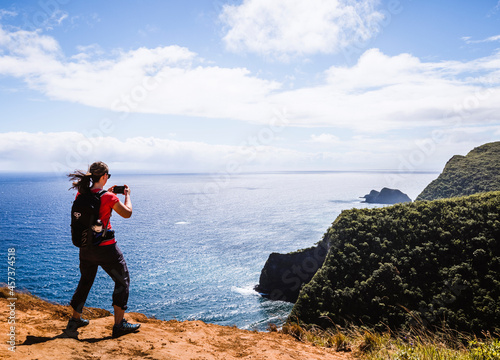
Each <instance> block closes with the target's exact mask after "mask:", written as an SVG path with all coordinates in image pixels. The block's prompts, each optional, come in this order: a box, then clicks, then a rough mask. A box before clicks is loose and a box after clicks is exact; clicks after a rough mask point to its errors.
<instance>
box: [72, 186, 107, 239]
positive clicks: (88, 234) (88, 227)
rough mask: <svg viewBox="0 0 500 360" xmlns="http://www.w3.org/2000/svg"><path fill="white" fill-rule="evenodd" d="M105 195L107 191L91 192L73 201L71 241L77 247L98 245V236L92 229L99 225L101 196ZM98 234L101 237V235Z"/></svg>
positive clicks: (79, 195) (80, 195)
mask: <svg viewBox="0 0 500 360" xmlns="http://www.w3.org/2000/svg"><path fill="white" fill-rule="evenodd" d="M104 193H106V190H101V191H99V192H97V193H93V192H92V191H89V192H87V193H83V194H78V196H77V197H76V199H75V201H73V206H72V207H71V240H72V241H73V245H75V246H76V247H79V248H83V247H86V246H93V245H98V244H97V243H96V241H95V240H96V235H97V234H96V232H94V231H93V229H92V228H93V226H94V225H97V224H98V220H99V209H100V207H101V196H102V195H103V194H104ZM99 221H100V220H99ZM101 226H102V223H101ZM104 231H105V230H104ZM98 234H99V235H101V233H98Z"/></svg>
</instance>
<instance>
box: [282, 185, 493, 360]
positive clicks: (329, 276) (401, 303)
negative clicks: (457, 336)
mask: <svg viewBox="0 0 500 360" xmlns="http://www.w3.org/2000/svg"><path fill="white" fill-rule="evenodd" d="M328 239H329V241H330V250H329V252H328V255H327V257H326V259H325V261H324V263H323V266H322V267H321V268H320V269H319V270H318V271H317V273H316V274H315V275H314V277H313V278H312V280H311V281H310V282H309V283H308V284H306V285H304V287H303V288H302V290H301V292H300V295H299V298H298V300H297V302H296V304H295V306H294V308H293V310H292V313H291V315H290V317H289V320H288V321H289V323H290V322H291V321H296V320H298V321H299V322H300V323H305V324H316V325H318V326H321V327H322V328H329V327H332V326H333V324H332V322H333V323H334V324H336V326H345V325H347V324H354V325H363V326H369V327H370V328H372V329H375V330H379V331H385V330H386V329H388V328H389V329H398V331H409V330H410V329H412V328H414V327H415V326H418V327H425V328H428V329H440V328H443V327H446V328H449V329H453V330H458V331H465V332H468V333H475V334H481V332H483V331H490V332H492V333H494V332H495V331H498V330H499V328H500V192H491V193H485V194H478V195H473V196H468V197H462V198H453V199H446V200H436V201H418V202H415V203H406V204H397V205H394V206H391V207H385V208H379V209H352V210H346V211H343V212H342V213H341V215H340V216H339V217H338V218H337V219H336V220H335V222H334V223H333V224H332V226H331V227H330V228H329V230H328ZM402 356H403V355H402ZM405 356H406V355H405ZM408 356H409V355H408ZM400 358H401V359H403V358H404V357H400ZM407 358H408V359H410V358H411V357H407Z"/></svg>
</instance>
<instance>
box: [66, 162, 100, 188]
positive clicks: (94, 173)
mask: <svg viewBox="0 0 500 360" xmlns="http://www.w3.org/2000/svg"><path fill="white" fill-rule="evenodd" d="M108 173H109V168H108V165H106V164H105V163H103V162H102V161H96V162H95V163H93V164H92V165H90V167H89V171H88V172H84V171H82V170H75V172H74V173H71V174H69V175H68V177H69V178H70V180H71V181H73V183H72V186H71V187H70V189H76V190H78V192H79V193H80V194H81V193H84V192H89V191H90V187H91V186H92V184H95V183H96V182H98V181H99V179H100V178H101V176H103V175H104V174H108Z"/></svg>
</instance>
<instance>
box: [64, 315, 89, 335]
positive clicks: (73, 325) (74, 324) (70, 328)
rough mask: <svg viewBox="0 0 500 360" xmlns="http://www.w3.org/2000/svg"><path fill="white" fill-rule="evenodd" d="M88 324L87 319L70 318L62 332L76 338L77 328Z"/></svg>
mask: <svg viewBox="0 0 500 360" xmlns="http://www.w3.org/2000/svg"><path fill="white" fill-rule="evenodd" d="M88 324H89V321H88V320H85V319H82V318H80V319H75V318H71V319H69V321H68V325H67V326H66V329H64V331H63V332H64V333H65V334H66V335H67V336H68V337H71V338H74V339H78V328H81V327H83V326H87V325H88Z"/></svg>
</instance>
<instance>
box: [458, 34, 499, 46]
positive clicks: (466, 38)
mask: <svg viewBox="0 0 500 360" xmlns="http://www.w3.org/2000/svg"><path fill="white" fill-rule="evenodd" d="M471 39H472V38H471V37H470V36H464V37H463V38H462V40H463V41H465V43H466V44H480V43H486V42H495V41H500V35H494V36H490V37H487V38H486V39H481V40H471Z"/></svg>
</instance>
